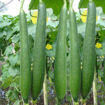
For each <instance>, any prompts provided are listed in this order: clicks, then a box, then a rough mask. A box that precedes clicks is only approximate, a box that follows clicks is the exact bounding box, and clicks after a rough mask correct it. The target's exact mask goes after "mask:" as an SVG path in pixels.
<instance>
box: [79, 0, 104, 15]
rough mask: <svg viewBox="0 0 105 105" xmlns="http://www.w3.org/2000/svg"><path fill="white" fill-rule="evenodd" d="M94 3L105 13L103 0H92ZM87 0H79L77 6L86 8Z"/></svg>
mask: <svg viewBox="0 0 105 105" xmlns="http://www.w3.org/2000/svg"><path fill="white" fill-rule="evenodd" d="M93 1H94V2H95V4H96V7H102V8H103V12H104V13H105V6H104V4H105V0H93ZM88 2H89V0H80V3H79V8H87V4H88Z"/></svg>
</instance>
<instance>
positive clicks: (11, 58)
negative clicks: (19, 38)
mask: <svg viewBox="0 0 105 105" xmlns="http://www.w3.org/2000/svg"><path fill="white" fill-rule="evenodd" d="M8 60H9V62H10V64H11V65H12V66H15V65H16V63H17V61H18V54H17V55H10V56H9V57H8Z"/></svg>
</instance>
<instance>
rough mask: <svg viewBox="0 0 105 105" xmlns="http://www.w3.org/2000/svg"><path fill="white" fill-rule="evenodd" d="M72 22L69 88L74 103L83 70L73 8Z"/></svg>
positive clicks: (78, 91) (71, 11)
mask: <svg viewBox="0 0 105 105" xmlns="http://www.w3.org/2000/svg"><path fill="white" fill-rule="evenodd" d="M69 22H70V31H69V33H70V35H69V36H70V69H69V70H70V71H69V87H70V92H71V95H72V97H73V99H74V101H77V100H78V96H79V93H80V88H81V69H80V46H79V45H80V42H79V41H80V40H79V35H78V32H77V24H76V16H75V12H74V11H73V9H72V8H70V10H69Z"/></svg>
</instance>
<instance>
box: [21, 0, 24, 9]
mask: <svg viewBox="0 0 105 105" xmlns="http://www.w3.org/2000/svg"><path fill="white" fill-rule="evenodd" d="M24 1H25V0H21V5H20V10H22V9H23V5H24Z"/></svg>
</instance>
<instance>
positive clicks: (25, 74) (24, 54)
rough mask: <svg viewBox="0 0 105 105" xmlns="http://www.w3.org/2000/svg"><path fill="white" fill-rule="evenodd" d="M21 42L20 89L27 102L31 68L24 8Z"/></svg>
mask: <svg viewBox="0 0 105 105" xmlns="http://www.w3.org/2000/svg"><path fill="white" fill-rule="evenodd" d="M20 42H21V47H20V49H21V53H20V55H21V61H20V62H21V63H20V90H21V94H22V97H23V99H24V101H25V102H27V101H28V97H29V95H30V90H31V70H30V57H29V44H28V31H27V21H26V15H25V12H24V11H23V9H22V10H21V11H20Z"/></svg>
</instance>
